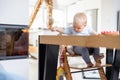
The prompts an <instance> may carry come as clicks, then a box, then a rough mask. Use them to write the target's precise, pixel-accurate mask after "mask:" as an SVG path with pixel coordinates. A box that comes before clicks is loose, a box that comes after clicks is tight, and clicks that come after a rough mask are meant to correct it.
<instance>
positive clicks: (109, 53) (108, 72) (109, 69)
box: [106, 49, 113, 80]
mask: <svg viewBox="0 0 120 80" xmlns="http://www.w3.org/2000/svg"><path fill="white" fill-rule="evenodd" d="M106 64H113V49H107V50H106ZM111 73H112V67H106V77H107V80H110V78H111Z"/></svg>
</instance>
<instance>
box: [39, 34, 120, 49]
mask: <svg viewBox="0 0 120 80" xmlns="http://www.w3.org/2000/svg"><path fill="white" fill-rule="evenodd" d="M39 38H40V44H54V45H74V46H86V47H106V48H110V49H111V48H116V49H120V35H117V36H114V35H98V36H72V35H69V36H67V35H65V36H50V35H40V37H39Z"/></svg>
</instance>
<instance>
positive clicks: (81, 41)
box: [39, 35, 120, 80]
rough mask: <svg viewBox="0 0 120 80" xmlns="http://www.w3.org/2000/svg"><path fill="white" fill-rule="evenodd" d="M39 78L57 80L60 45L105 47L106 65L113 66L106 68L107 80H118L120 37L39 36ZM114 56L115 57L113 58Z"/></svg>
mask: <svg viewBox="0 0 120 80" xmlns="http://www.w3.org/2000/svg"><path fill="white" fill-rule="evenodd" d="M39 43H40V44H39V64H40V66H39V74H40V75H39V78H40V80H56V78H55V76H56V69H57V60H58V52H59V45H63V44H64V45H74V46H86V47H105V48H106V63H108V64H113V66H112V67H108V68H106V76H107V80H118V76H119V66H120V54H119V53H120V36H115V35H98V36H72V35H69V36H50V35H41V36H39ZM113 55H114V56H113Z"/></svg>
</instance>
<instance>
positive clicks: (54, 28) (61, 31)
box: [51, 27, 64, 33]
mask: <svg viewBox="0 0 120 80" xmlns="http://www.w3.org/2000/svg"><path fill="white" fill-rule="evenodd" d="M51 30H52V31H57V32H60V33H63V31H64V28H60V27H53V28H51Z"/></svg>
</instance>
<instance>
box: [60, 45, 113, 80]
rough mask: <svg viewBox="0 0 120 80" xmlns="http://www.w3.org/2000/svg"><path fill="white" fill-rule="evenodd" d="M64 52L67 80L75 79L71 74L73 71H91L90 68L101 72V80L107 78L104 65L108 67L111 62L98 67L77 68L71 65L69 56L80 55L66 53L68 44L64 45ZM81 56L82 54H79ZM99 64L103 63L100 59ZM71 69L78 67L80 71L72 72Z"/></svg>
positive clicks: (64, 67)
mask: <svg viewBox="0 0 120 80" xmlns="http://www.w3.org/2000/svg"><path fill="white" fill-rule="evenodd" d="M62 50H63V51H62V54H63V57H64V59H63V69H64V72H65V77H66V80H73V79H72V76H71V73H77V72H83V71H90V70H98V72H99V75H100V78H101V80H107V78H106V76H105V73H104V69H103V67H107V66H111V65H110V64H106V65H101V66H99V67H96V66H93V67H89V68H87V67H83V68H77V67H71V66H70V65H69V63H68V59H67V58H68V57H69V56H71V57H75V56H78V55H73V54H72V55H71V54H66V53H67V48H66V46H65V47H64V49H62ZM79 56H80V55H79ZM97 64H101V61H98V62H97ZM70 69H77V70H79V71H76V72H71V70H70Z"/></svg>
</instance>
